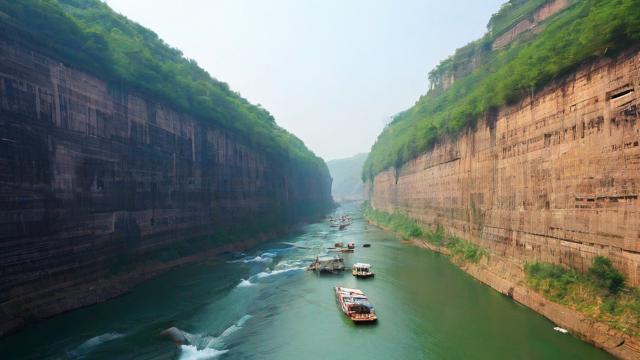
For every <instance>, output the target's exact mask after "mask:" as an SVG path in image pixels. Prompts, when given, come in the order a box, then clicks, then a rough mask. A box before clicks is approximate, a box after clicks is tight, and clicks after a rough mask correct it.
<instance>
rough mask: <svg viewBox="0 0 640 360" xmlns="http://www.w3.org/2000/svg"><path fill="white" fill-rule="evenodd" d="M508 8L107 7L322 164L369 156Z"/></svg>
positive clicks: (305, 1) (140, 0)
mask: <svg viewBox="0 0 640 360" xmlns="http://www.w3.org/2000/svg"><path fill="white" fill-rule="evenodd" d="M504 1H506V0H449V1H442V0H387V1H375V0H180V1H176V0H135V1H131V0H108V1H107V3H108V4H109V5H110V6H111V7H112V8H113V9H114V10H116V11H118V12H120V13H122V14H124V15H126V16H127V17H129V18H130V19H132V20H134V21H137V22H139V23H140V24H142V25H144V26H145V27H148V28H150V29H152V30H153V31H155V32H156V33H157V34H158V35H159V36H160V37H161V38H162V39H164V40H165V41H166V42H167V43H168V44H170V45H171V46H173V47H176V48H179V49H180V50H182V52H183V53H184V54H185V56H187V57H189V58H192V59H195V60H196V61H197V62H198V64H199V65H200V66H201V67H203V68H204V69H206V70H207V71H208V72H209V73H210V74H211V75H212V76H214V77H216V78H217V79H219V80H222V81H224V82H226V83H228V84H229V85H230V86H231V88H232V89H234V90H235V91H238V92H240V93H241V94H242V96H244V97H245V98H247V99H248V100H249V101H251V102H253V103H254V104H262V105H263V106H264V107H265V108H266V109H267V110H269V111H270V112H271V114H273V115H274V117H275V118H276V121H277V122H278V124H280V126H282V127H284V128H286V129H287V130H289V131H290V132H292V133H294V134H296V135H297V136H298V137H300V138H301V139H302V140H303V141H304V142H305V143H306V144H307V146H308V147H309V148H310V149H311V150H313V151H314V152H315V153H316V154H318V155H320V156H322V157H323V158H324V159H325V160H331V159H336V158H343V157H349V156H351V155H354V154H356V153H360V152H367V151H369V149H370V148H371V145H372V144H373V142H374V141H375V139H376V137H377V136H378V134H379V133H380V131H381V130H382V128H383V127H384V125H385V123H386V122H387V121H388V120H389V118H390V116H392V115H393V114H395V113H397V112H399V111H402V110H404V109H406V108H408V107H410V106H411V105H412V104H413V103H414V102H415V101H416V100H417V99H418V97H419V96H420V95H421V94H424V93H425V92H426V90H427V88H428V81H427V73H428V72H429V70H431V69H433V68H434V67H435V65H437V64H438V62H440V60H442V59H444V58H446V57H447V56H449V55H450V54H452V53H453V51H455V49H456V48H459V47H461V46H463V45H465V44H466V43H468V42H470V41H472V40H475V39H477V38H479V37H480V36H481V35H482V34H483V33H484V30H485V26H486V23H487V21H488V20H489V17H490V16H491V14H492V13H494V12H496V11H497V9H498V8H499V6H500V4H501V3H503V2H504Z"/></svg>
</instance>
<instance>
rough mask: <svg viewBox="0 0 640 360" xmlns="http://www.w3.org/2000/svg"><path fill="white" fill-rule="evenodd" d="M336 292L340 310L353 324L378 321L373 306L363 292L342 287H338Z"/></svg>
mask: <svg viewBox="0 0 640 360" xmlns="http://www.w3.org/2000/svg"><path fill="white" fill-rule="evenodd" d="M334 290H335V292H336V300H337V301H338V305H339V306H340V309H341V310H342V312H343V313H344V314H345V315H347V316H348V317H349V318H350V319H351V320H352V321H353V322H355V323H367V322H374V321H376V320H378V317H377V316H376V312H375V310H374V309H373V305H371V303H370V302H369V298H367V296H366V295H365V294H364V293H363V292H362V291H360V290H358V289H349V288H344V287H340V286H336V287H335V288H334Z"/></svg>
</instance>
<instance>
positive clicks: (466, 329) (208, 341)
mask: <svg viewBox="0 0 640 360" xmlns="http://www.w3.org/2000/svg"><path fill="white" fill-rule="evenodd" d="M336 213H338V214H343V213H351V214H353V216H354V223H353V225H351V226H350V227H349V228H348V229H347V230H344V231H339V230H337V229H333V228H330V227H329V226H328V225H327V224H326V223H316V224H310V225H306V226H304V227H303V228H301V229H300V230H299V231H298V232H297V233H296V234H294V235H290V236H288V237H285V238H281V239H277V240H274V241H271V242H269V243H265V244H264V245H263V246H261V247H260V248H256V249H252V250H248V251H246V252H245V253H244V254H225V255H223V256H219V257H217V258H215V259H212V260H210V261H208V262H205V263H201V264H197V265H192V266H187V267H184V268H181V269H178V270H176V271H172V272H170V273H167V274H164V275H162V276H160V277H158V278H156V279H154V280H151V281H149V282H147V283H145V284H143V285H141V286H138V287H137V288H136V289H135V290H134V291H133V292H131V293H129V294H127V295H124V296H121V297H118V298H115V299H112V300H110V301H107V302H104V303H102V304H98V305H94V306H90V307H86V308H83V309H80V310H77V311H73V312H70V313H67V314H62V315H59V316H57V317H54V318H52V319H50V320H47V321H44V322H40V323H38V324H36V325H34V326H32V327H30V328H28V329H26V330H24V331H22V332H19V333H17V334H15V335H12V336H9V337H5V338H3V339H0V357H2V358H3V359H42V358H44V359H222V360H224V359H229V360H230V359H265V360H266V359H278V360H286V359H296V360H298V359H310V360H315V359H350V360H358V359H608V358H610V357H609V355H608V354H606V353H605V352H603V351H601V350H598V349H596V348H594V347H592V346H591V345H588V344H586V343H584V342H581V341H579V340H578V339H576V338H574V337H572V336H570V335H566V334H562V333H559V332H556V331H554V330H553V327H554V324H553V323H551V322H549V321H548V320H546V319H545V318H543V317H542V316H540V315H538V314H536V313H534V312H532V311H530V310H528V309H527V308H525V307H523V306H521V305H518V304H517V303H515V302H514V301H512V300H511V299H509V298H507V297H506V296H503V295H501V294H499V293H498V292H496V291H494V290H492V289H490V288H489V287H487V286H484V285H482V284H480V283H479V282H477V281H475V280H474V279H473V278H471V277H470V276H468V275H467V274H465V273H464V272H462V271H461V270H459V269H458V268H457V267H455V266H454V265H453V264H451V263H450V262H449V260H448V259H447V258H446V257H445V256H443V255H440V254H437V253H433V252H430V251H428V250H424V249H420V248H416V247H414V246H411V245H408V244H404V243H402V242H401V241H400V240H398V239H397V238H396V237H394V236H393V235H391V234H389V233H386V232H384V231H381V230H379V229H377V228H376V227H374V226H371V225H368V224H367V223H366V221H364V220H363V219H362V217H361V215H360V212H359V208H358V206H357V205H356V204H348V205H343V206H342V207H340V208H339V209H337V210H336ZM338 241H341V242H354V243H355V244H356V245H357V247H356V251H355V253H354V254H346V255H345V256H344V257H345V262H346V264H347V265H348V266H350V264H352V263H353V262H368V263H371V264H372V265H373V267H374V270H375V272H376V276H375V278H374V279H369V280H358V279H355V278H353V277H352V276H351V274H350V272H345V273H344V274H342V275H332V276H327V275H324V276H319V275H316V274H314V273H311V272H307V271H304V267H305V266H306V265H307V264H309V263H310V262H311V260H313V259H314V258H315V256H316V255H321V254H323V253H324V254H326V248H327V247H330V246H332V244H334V243H335V242H338ZM364 243H370V244H371V245H372V246H371V247H370V248H363V247H362V244H364ZM323 249H325V250H323ZM335 285H343V286H347V287H356V288H360V289H362V290H363V291H364V292H365V293H366V294H367V295H368V296H369V298H370V300H371V301H372V303H373V305H374V306H375V308H376V312H377V314H378V316H379V319H380V320H379V322H378V323H377V324H375V325H368V326H355V325H354V324H352V323H351V321H350V320H348V319H347V318H346V317H345V316H344V315H343V314H342V313H341V312H340V311H339V309H338V307H337V305H336V301H335V298H334V293H333V287H334V286H335ZM171 326H176V327H178V328H180V329H182V330H183V331H185V332H186V333H187V338H188V339H189V340H190V341H191V344H192V345H190V346H181V347H177V346H176V345H174V344H173V343H171V342H169V341H167V340H166V339H163V338H161V337H160V336H158V334H159V333H160V332H161V331H162V330H163V329H166V328H168V327H171Z"/></svg>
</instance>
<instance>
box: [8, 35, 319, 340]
mask: <svg viewBox="0 0 640 360" xmlns="http://www.w3.org/2000/svg"><path fill="white" fill-rule="evenodd" d="M330 188H331V180H330V178H329V176H328V173H327V172H323V171H320V170H317V171H316V170H306V171H303V170H300V169H295V168H294V166H290V165H289V164H288V163H286V162H285V161H275V160H272V159H270V158H268V157H265V156H264V155H263V154H262V153H261V152H260V151H256V150H254V149H252V148H251V147H249V146H247V144H245V143H244V140H243V139H240V138H238V137H236V136H234V135H233V134H231V133H229V132H226V131H224V130H222V129H219V128H216V127H215V126H203V125H202V123H201V122H197V121H196V120H195V119H193V118H191V117H189V116H187V115H185V114H181V113H178V112H175V111H173V110H171V109H170V108H167V107H165V106H163V104H161V103H157V102H154V101H153V100H152V99H148V98H146V97H145V96H143V95H141V94H136V93H134V92H130V91H129V90H128V89H127V88H125V87H123V86H118V84H115V85H114V84H107V83H105V82H104V81H102V80H100V79H98V78H96V77H94V76H91V75H88V74H86V73H82V72H78V71H75V70H73V69H70V68H68V67H65V66H64V65H62V64H61V63H59V62H57V61H53V60H51V59H49V58H47V57H45V56H43V55H41V54H39V53H37V52H33V51H31V50H27V49H25V48H23V47H20V46H17V45H13V44H7V43H0V269H1V270H0V334H2V333H3V332H6V331H8V330H11V329H15V328H16V327H18V326H20V325H22V324H23V323H24V322H25V321H26V320H28V319H33V318H42V317H46V316H50V315H53V314H56V313H59V312H62V311H66V310H69V309H73V308H75V307H78V306H82V305H86V304H91V303H95V302H98V301H101V300H103V299H105V298H108V297H110V296H114V295H117V294H120V293H122V292H124V291H126V290H127V289H129V288H130V287H131V286H132V285H134V284H135V283H137V282H139V281H141V280H143V279H145V278H148V277H150V276H152V275H153V274H155V273H157V272H159V271H161V270H164V269H167V268H169V267H172V266H175V265H178V264H182V263H185V262H189V261H193V260H196V259H198V258H199V257H201V256H202V255H204V254H206V253H207V251H210V250H211V249H223V248H224V249H229V248H231V247H233V246H236V245H238V244H247V243H248V242H251V241H255V240H256V239H262V238H266V237H268V236H269V235H273V233H274V232H275V231H277V230H282V229H286V227H287V226H288V225H290V224H292V223H293V222H295V221H296V220H300V219H302V218H303V217H305V216H309V215H315V214H319V213H320V212H321V211H323V210H325V209H327V208H328V207H329V206H330V205H331V195H330Z"/></svg>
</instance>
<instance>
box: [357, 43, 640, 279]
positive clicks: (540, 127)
mask: <svg viewBox="0 0 640 360" xmlns="http://www.w3.org/2000/svg"><path fill="white" fill-rule="evenodd" d="M639 91H640V53H639V52H637V51H633V52H628V53H626V54H622V55H620V56H618V57H617V58H615V59H605V60H600V61H598V62H595V63H591V64H587V65H584V66H582V67H581V68H580V69H578V70H577V71H576V72H575V73H574V74H572V75H571V76H567V77H565V78H564V79H562V80H557V81H556V82H555V83H554V84H551V85H549V86H547V87H546V88H545V89H544V90H543V91H540V92H538V93H537V94H535V95H534V96H533V97H529V98H525V99H524V100H522V101H520V102H519V103H518V104H516V105H513V106H505V107H502V108H500V109H499V110H498V111H496V112H494V113H490V114H487V115H486V116H485V117H484V118H483V119H481V120H479V121H478V125H477V126H476V127H475V128H473V129H469V130H467V131H466V132H465V133H463V134H462V135H460V136H459V137H457V138H455V139H441V140H440V141H439V143H438V144H437V145H436V146H435V147H434V148H433V149H432V150H431V151H429V152H427V153H425V154H423V155H421V156H419V157H418V158H415V159H414V160H412V161H410V162H408V163H406V164H404V165H403V166H402V167H401V168H400V169H399V170H398V171H396V170H395V169H388V170H387V171H384V172H382V173H380V174H378V175H377V176H375V178H374V180H373V182H372V183H371V182H370V183H367V184H366V186H365V192H366V193H367V195H368V198H369V199H370V201H371V204H372V206H373V207H374V208H376V209H379V210H384V211H387V212H393V211H402V212H405V213H407V214H408V215H409V216H411V217H412V218H415V219H417V220H419V221H420V222H421V223H422V224H424V225H427V226H435V225H441V226H444V228H445V229H447V231H449V232H451V233H453V234H455V235H457V236H460V237H462V238H464V239H467V240H470V241H472V242H475V243H477V244H479V245H481V246H483V247H485V248H487V249H490V250H491V253H492V255H493V256H499V257H502V258H504V259H506V260H508V261H509V262H513V263H516V264H520V265H522V264H523V263H524V262H526V261H544V262H551V263H558V264H565V265H567V266H570V267H573V268H576V269H578V270H582V271H585V270H586V269H587V268H588V266H589V265H590V264H591V262H592V259H593V257H595V256H596V255H604V256H607V257H609V258H610V259H611V260H612V261H613V263H614V265H615V266H616V267H617V268H618V269H620V270H621V271H623V272H624V273H625V274H626V276H627V277H628V279H629V283H630V285H633V286H637V285H640V200H639V199H638V196H639V195H640V124H639V120H640V119H639V115H638V106H639V105H640V100H639V98H640V97H639V96H638V92H639Z"/></svg>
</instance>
